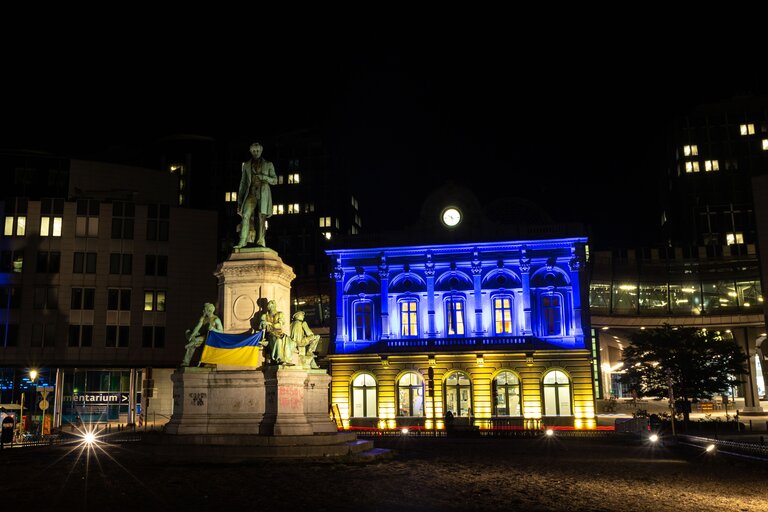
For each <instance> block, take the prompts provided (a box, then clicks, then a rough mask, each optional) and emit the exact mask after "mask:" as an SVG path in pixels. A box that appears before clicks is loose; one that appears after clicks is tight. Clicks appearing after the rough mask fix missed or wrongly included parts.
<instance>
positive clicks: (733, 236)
mask: <svg viewBox="0 0 768 512" xmlns="http://www.w3.org/2000/svg"><path fill="white" fill-rule="evenodd" d="M725 243H726V244H727V245H734V244H743V243H744V235H743V234H742V233H726V234H725Z"/></svg>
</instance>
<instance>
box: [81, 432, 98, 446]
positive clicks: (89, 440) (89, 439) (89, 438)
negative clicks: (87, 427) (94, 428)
mask: <svg viewBox="0 0 768 512" xmlns="http://www.w3.org/2000/svg"><path fill="white" fill-rule="evenodd" d="M83 442H84V443H85V444H93V443H95V442H96V434H94V433H93V432H86V433H85V434H84V435H83Z"/></svg>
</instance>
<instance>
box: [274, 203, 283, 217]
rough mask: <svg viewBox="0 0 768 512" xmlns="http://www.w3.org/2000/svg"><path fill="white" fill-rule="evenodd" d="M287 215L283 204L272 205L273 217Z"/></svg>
mask: <svg viewBox="0 0 768 512" xmlns="http://www.w3.org/2000/svg"><path fill="white" fill-rule="evenodd" d="M283 213H285V206H284V205H282V204H273V205H272V215H282V214H283Z"/></svg>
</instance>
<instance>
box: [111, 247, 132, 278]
mask: <svg viewBox="0 0 768 512" xmlns="http://www.w3.org/2000/svg"><path fill="white" fill-rule="evenodd" d="M109 273H110V274H116V275H124V276H129V275H131V274H132V273H133V254H120V253H117V252H113V253H110V255H109Z"/></svg>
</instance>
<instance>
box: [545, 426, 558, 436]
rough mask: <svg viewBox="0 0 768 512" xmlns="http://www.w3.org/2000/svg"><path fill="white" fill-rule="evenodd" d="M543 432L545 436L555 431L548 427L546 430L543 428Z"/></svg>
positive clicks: (553, 433)
mask: <svg viewBox="0 0 768 512" xmlns="http://www.w3.org/2000/svg"><path fill="white" fill-rule="evenodd" d="M544 433H545V434H546V435H547V437H552V436H553V435H555V431H554V430H552V429H551V428H548V429H547V430H545V431H544Z"/></svg>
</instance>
